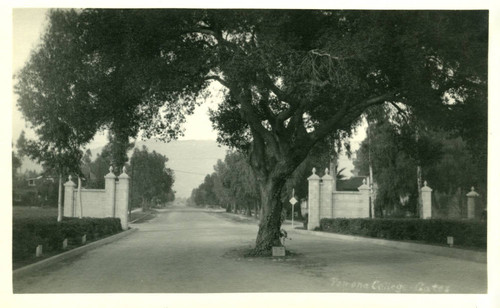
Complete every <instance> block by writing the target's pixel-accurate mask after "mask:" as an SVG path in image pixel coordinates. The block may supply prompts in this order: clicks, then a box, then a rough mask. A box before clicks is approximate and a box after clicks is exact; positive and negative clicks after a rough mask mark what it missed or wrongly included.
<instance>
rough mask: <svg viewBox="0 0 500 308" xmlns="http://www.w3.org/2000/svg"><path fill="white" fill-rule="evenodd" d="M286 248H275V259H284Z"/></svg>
mask: <svg viewBox="0 0 500 308" xmlns="http://www.w3.org/2000/svg"><path fill="white" fill-rule="evenodd" d="M284 256H285V246H273V257H284Z"/></svg>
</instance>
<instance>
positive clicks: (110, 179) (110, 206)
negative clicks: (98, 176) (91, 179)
mask: <svg viewBox="0 0 500 308" xmlns="http://www.w3.org/2000/svg"><path fill="white" fill-rule="evenodd" d="M104 189H105V191H106V205H105V210H104V217H115V212H116V209H115V203H116V202H115V194H116V175H115V174H114V173H113V167H111V166H110V167H109V173H108V174H106V175H105V176H104ZM127 217H128V216H127Z"/></svg>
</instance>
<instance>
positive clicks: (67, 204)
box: [63, 175, 76, 217]
mask: <svg viewBox="0 0 500 308" xmlns="http://www.w3.org/2000/svg"><path fill="white" fill-rule="evenodd" d="M75 187H76V184H75V182H73V181H72V180H71V175H70V176H69V177H68V181H67V182H66V183H64V213H63V216H66V217H74V216H75V204H74V201H75V197H74V194H75Z"/></svg>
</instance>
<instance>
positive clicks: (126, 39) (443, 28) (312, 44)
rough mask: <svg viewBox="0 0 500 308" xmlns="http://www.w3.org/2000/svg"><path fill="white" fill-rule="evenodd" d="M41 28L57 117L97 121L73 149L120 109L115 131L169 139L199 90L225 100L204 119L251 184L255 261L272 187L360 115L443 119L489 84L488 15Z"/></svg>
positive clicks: (199, 15)
mask: <svg viewBox="0 0 500 308" xmlns="http://www.w3.org/2000/svg"><path fill="white" fill-rule="evenodd" d="M51 16H56V17H57V18H58V19H57V20H56V19H55V18H51V24H54V23H55V22H58V21H60V20H62V21H63V22H62V24H65V23H69V24H68V25H65V26H64V27H61V28H59V29H58V31H52V32H50V31H49V33H48V34H47V37H45V39H44V41H45V42H53V44H45V45H43V46H42V48H41V49H40V51H39V52H38V53H37V54H42V55H47V58H48V59H49V60H50V59H53V57H52V55H54V54H57V52H60V50H61V49H63V50H64V49H66V50H68V51H74V52H71V53H70V54H71V56H69V57H68V61H66V59H65V58H64V57H62V58H61V57H56V59H57V61H61V60H62V61H63V62H64V64H61V63H54V66H55V67H54V68H53V67H52V66H50V65H45V66H44V67H43V69H41V70H40V71H42V72H44V71H49V72H52V73H50V74H49V75H50V76H52V74H53V73H54V70H55V71H56V72H57V70H63V71H64V73H63V74H61V76H64V77H67V76H68V74H69V75H70V76H68V77H71V78H69V80H63V81H62V83H63V85H64V87H65V89H66V92H69V93H76V94H78V97H76V96H75V100H78V101H75V100H72V103H71V104H66V106H71V108H77V107H78V108H80V107H81V108H83V110H91V111H95V110H97V111H98V112H97V113H98V115H97V116H96V118H95V120H94V119H92V120H91V121H90V123H86V125H81V123H78V122H77V123H75V124H74V129H75V131H79V130H80V129H82V130H83V132H82V134H81V136H80V138H82V137H87V135H86V134H85V132H86V131H88V132H90V131H92V129H88V130H87V129H86V128H97V127H102V126H103V125H109V123H115V121H114V120H113V117H112V115H113V113H117V114H122V111H124V113H123V114H124V115H126V116H124V117H121V118H120V119H123V122H120V124H123V126H120V127H121V128H120V129H122V128H129V127H132V128H133V127H142V128H145V129H146V132H147V134H148V133H151V134H155V133H156V134H160V135H162V136H174V137H175V136H176V135H177V134H178V133H179V132H178V127H179V124H181V123H182V121H183V119H184V115H185V114H186V113H189V112H191V111H192V110H193V108H194V107H195V106H196V105H197V104H198V102H197V101H196V99H195V98H196V96H197V95H199V94H200V93H203V90H204V89H207V88H208V86H209V85H210V84H211V82H218V83H219V84H221V85H222V87H224V88H225V91H224V101H223V102H222V103H221V104H220V106H219V108H218V109H217V110H215V111H214V112H213V114H212V116H211V118H212V120H213V122H214V127H215V128H216V129H217V130H218V131H219V138H218V140H219V142H221V143H224V144H226V145H229V146H231V147H235V148H237V149H240V150H241V151H244V152H245V153H246V155H247V156H248V157H249V161H250V165H251V167H252V169H253V172H254V174H255V175H256V180H257V182H258V185H259V191H260V196H261V200H260V203H261V206H262V217H261V221H260V225H259V232H258V234H257V240H256V247H255V250H254V252H255V253H256V254H261V253H268V252H269V251H270V249H271V247H272V246H273V245H278V244H279V243H280V241H279V235H280V223H281V222H280V216H281V210H282V206H283V205H282V201H281V192H282V189H283V186H284V184H285V182H286V179H287V178H288V177H289V176H290V175H291V174H292V173H293V171H294V170H295V169H296V168H297V167H298V166H299V165H300V164H301V163H302V162H303V161H304V160H305V159H306V158H307V156H308V154H309V152H310V150H311V149H312V148H313V147H314V146H315V145H316V144H318V143H320V142H323V140H324V139H325V138H326V137H328V136H332V135H333V137H334V138H335V136H340V135H342V134H348V133H349V132H350V130H351V128H352V127H353V126H354V125H355V124H356V123H357V121H358V120H359V117H360V115H361V114H362V113H363V112H365V111H366V110H367V109H368V108H370V107H372V106H376V105H382V104H384V103H386V102H396V101H397V102H401V103H404V104H407V105H409V106H413V107H414V108H415V110H417V111H416V114H428V113H432V114H436V113H438V112H447V111H449V110H450V109H454V108H456V107H457V106H458V105H459V104H447V103H446V102H445V99H444V97H445V96H446V94H450V93H453V92H465V93H468V92H473V91H474V89H477V88H478V87H483V88H484V87H485V86H484V85H485V84H486V83H487V50H488V49H487V45H488V13H487V12H486V11H446V12H445V11H312V10H300V11H291V10H83V11H57V12H53V13H52V15H51ZM63 54H64V52H63ZM49 62H50V61H49ZM68 72H70V73H68ZM101 81H104V82H101ZM116 84H124V85H125V86H123V88H122V90H124V91H126V92H127V93H128V92H130V93H131V95H132V97H133V98H137V97H138V98H140V99H130V100H128V99H127V96H125V97H124V98H125V99H126V100H124V101H123V102H120V103H117V102H116V101H115V100H113V99H112V97H113V95H114V94H115V92H113V91H111V92H107V91H108V89H116V87H115V86H114V85H116ZM108 85H109V86H108ZM33 87H34V88H35V89H36V90H38V92H40V93H48V92H46V91H43V90H44V89H40V88H38V84H34V83H31V82H29V80H28V82H27V84H26V86H25V87H21V88H22V91H20V92H26V93H31V92H34V91H33ZM35 92H36V91H35ZM38 92H37V93H38ZM138 94H140V95H138ZM28 96H29V95H28ZM460 97H463V98H465V99H464V100H463V104H469V103H473V101H469V100H467V99H466V98H467V97H470V96H468V95H464V93H461V95H460ZM38 98H39V99H40V97H38ZM89 101H90V103H89ZM65 102H67V100H65ZM84 102H85V104H83V103H84ZM165 102H167V103H165ZM80 105H82V106H80ZM164 105H165V106H166V107H167V108H165V109H162V108H161V107H162V106H164ZM101 110H104V111H106V110H107V111H108V112H102V113H101V112H100V111H101ZM162 111H163V112H162ZM162 115H165V116H163V117H162ZM85 120H87V121H88V120H89V119H85ZM115 120H116V119H115ZM80 126H81V127H80ZM90 138H91V137H90ZM87 140H89V139H87Z"/></svg>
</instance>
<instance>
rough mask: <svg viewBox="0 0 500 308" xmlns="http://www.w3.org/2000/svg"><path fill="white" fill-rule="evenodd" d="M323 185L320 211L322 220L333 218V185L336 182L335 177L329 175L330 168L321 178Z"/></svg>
mask: <svg viewBox="0 0 500 308" xmlns="http://www.w3.org/2000/svg"><path fill="white" fill-rule="evenodd" d="M321 180H322V181H323V185H321V189H320V192H321V196H320V198H321V202H320V209H319V216H320V219H321V218H333V204H332V199H333V196H332V193H333V185H335V182H334V180H333V177H332V176H331V175H330V174H329V173H328V168H326V169H325V175H324V176H323V177H322V178H321Z"/></svg>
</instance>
